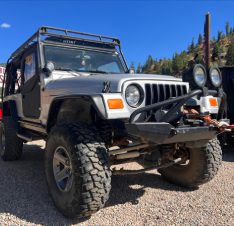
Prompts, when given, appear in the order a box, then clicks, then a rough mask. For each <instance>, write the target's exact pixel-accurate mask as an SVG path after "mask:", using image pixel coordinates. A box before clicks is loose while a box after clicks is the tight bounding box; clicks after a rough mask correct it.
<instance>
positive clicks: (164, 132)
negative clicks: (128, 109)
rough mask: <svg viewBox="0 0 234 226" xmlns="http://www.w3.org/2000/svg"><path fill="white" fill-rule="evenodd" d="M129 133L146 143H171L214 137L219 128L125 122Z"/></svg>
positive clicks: (205, 139)
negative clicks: (177, 126)
mask: <svg viewBox="0 0 234 226" xmlns="http://www.w3.org/2000/svg"><path fill="white" fill-rule="evenodd" d="M125 127H126V130H127V132H128V134H130V135H132V136H135V137H138V138H139V139H140V140H141V141H142V142H144V143H155V144H170V143H185V142H195V141H199V142H200V141H202V140H204V141H207V140H210V139H213V138H214V137H215V136H216V134H217V129H216V128H215V127H211V126H197V127H179V128H175V127H173V126H172V125H171V124H169V123H152V122H148V123H146V122H139V123H137V122H136V123H127V124H125Z"/></svg>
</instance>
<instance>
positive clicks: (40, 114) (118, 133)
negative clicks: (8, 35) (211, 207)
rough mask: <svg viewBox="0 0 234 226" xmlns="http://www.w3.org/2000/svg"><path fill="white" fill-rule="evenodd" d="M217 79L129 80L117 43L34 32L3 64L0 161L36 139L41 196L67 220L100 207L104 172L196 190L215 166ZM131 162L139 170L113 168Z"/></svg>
mask: <svg viewBox="0 0 234 226" xmlns="http://www.w3.org/2000/svg"><path fill="white" fill-rule="evenodd" d="M213 70H216V69H215V68H214V69H213ZM216 72H217V73H216ZM215 73H216V74H215ZM220 76H221V75H220V73H219V71H215V72H213V74H212V73H211V74H210V75H209V73H207V70H206V69H205V68H204V67H203V66H202V65H195V66H194V67H193V68H191V69H189V70H188V71H187V72H186V73H185V74H184V76H183V81H182V80H181V79H178V78H175V77H172V76H163V75H148V74H147V75H146V74H134V73H133V72H132V71H131V70H129V68H128V66H127V63H126V61H125V58H124V56H123V53H122V51H121V46H120V41H119V40H118V39H117V38H112V37H107V36H102V35H94V34H89V33H83V32H77V31H70V30H66V29H60V28H53V27H41V28H40V29H39V30H38V31H37V32H36V33H35V34H34V35H33V36H32V37H31V38H30V39H29V40H27V41H26V42H25V43H24V44H23V45H22V46H20V47H19V48H18V49H17V50H16V51H15V52H14V53H13V54H12V55H11V57H10V59H9V60H8V62H7V67H6V73H5V78H4V91H3V97H4V98H3V119H2V122H3V123H2V127H1V133H0V135H1V139H0V153H1V157H2V159H3V160H5V161H12V160H17V159H19V158H20V157H21V155H22V149H23V143H26V142H29V141H32V140H39V139H44V140H45V141H46V151H45V173H46V180H47V184H48V188H49V193H50V195H51V197H52V199H53V201H54V204H55V206H56V207H57V208H58V209H59V210H60V211H61V213H62V214H64V215H65V216H67V217H70V218H77V217H85V216H90V215H91V214H93V213H95V212H96V211H98V210H99V209H100V208H102V207H103V206H104V204H105V203H106V201H107V200H108V197H109V193H110V190H111V175H112V174H121V175H122V174H135V173H141V172H144V171H147V170H151V169H158V170H159V172H160V173H161V175H162V176H163V177H164V178H166V179H167V180H169V181H171V182H173V183H176V184H178V185H181V186H185V187H197V186H198V185H200V184H203V183H206V182H208V181H210V180H211V179H212V178H213V177H214V176H215V175H216V174H217V171H218V169H219V167H220V165H221V159H222V153H221V149H220V146H219V142H218V141H217V139H216V135H217V133H219V132H220V131H221V132H222V131H223V130H224V126H226V125H227V124H225V123H224V122H223V121H222V122H220V121H218V120H217V118H218V115H219V109H220V106H221V104H222V90H221V88H220V87H219V86H220V84H219V80H220ZM207 84H211V86H207ZM212 84H213V86H212ZM207 87H211V89H210V88H209V89H208V88H207ZM129 161H136V162H138V163H140V164H141V165H142V166H143V168H142V169H139V170H135V171H132V170H128V169H120V170H116V169H115V168H114V167H113V166H114V165H117V164H120V163H121V164H122V163H125V162H129Z"/></svg>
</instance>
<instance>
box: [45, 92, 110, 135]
mask: <svg viewBox="0 0 234 226" xmlns="http://www.w3.org/2000/svg"><path fill="white" fill-rule="evenodd" d="M69 99H76V100H77V99H79V100H80V101H81V102H89V103H90V104H91V106H92V107H93V108H94V110H95V111H96V112H97V114H98V116H99V117H100V118H102V119H105V118H106V109H105V105H104V101H103V98H102V96H101V95H66V96H59V97H55V98H54V99H53V101H52V103H51V104H50V109H49V113H48V118H47V125H46V130H47V132H49V131H50V129H51V127H52V126H53V124H54V122H55V121H56V118H57V116H58V112H59V109H60V107H61V104H62V103H63V102H64V101H65V100H69Z"/></svg>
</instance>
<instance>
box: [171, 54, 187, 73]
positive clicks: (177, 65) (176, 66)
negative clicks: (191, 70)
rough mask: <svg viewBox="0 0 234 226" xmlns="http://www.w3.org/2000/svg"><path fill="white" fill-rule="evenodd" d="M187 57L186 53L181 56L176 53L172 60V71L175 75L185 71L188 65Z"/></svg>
mask: <svg viewBox="0 0 234 226" xmlns="http://www.w3.org/2000/svg"><path fill="white" fill-rule="evenodd" d="M186 56H187V53H186V52H185V51H184V52H182V53H181V54H178V53H176V54H175V55H174V57H173V60H172V69H173V71H174V73H176V74H180V73H181V71H182V70H183V69H185V67H186V66H187V65H186Z"/></svg>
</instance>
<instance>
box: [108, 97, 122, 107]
mask: <svg viewBox="0 0 234 226" xmlns="http://www.w3.org/2000/svg"><path fill="white" fill-rule="evenodd" d="M107 103H108V107H109V109H123V108H124V105H123V101H122V100H121V99H109V100H107Z"/></svg>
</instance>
